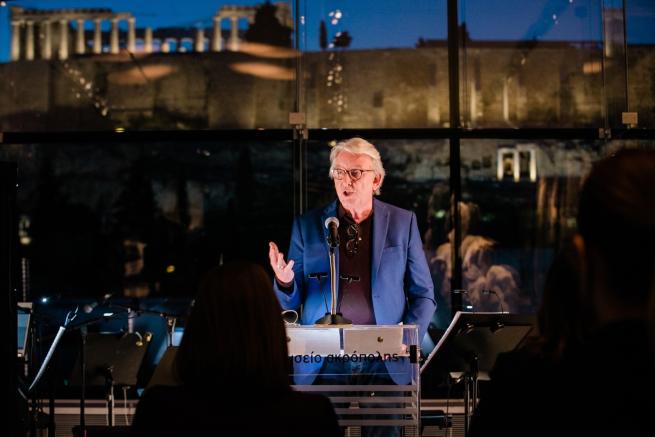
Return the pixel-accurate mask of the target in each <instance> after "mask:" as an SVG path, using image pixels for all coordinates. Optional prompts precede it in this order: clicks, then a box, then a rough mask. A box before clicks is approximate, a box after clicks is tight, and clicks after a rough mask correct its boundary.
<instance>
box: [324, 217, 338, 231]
mask: <svg viewBox="0 0 655 437" xmlns="http://www.w3.org/2000/svg"><path fill="white" fill-rule="evenodd" d="M332 223H334V225H335V226H336V227H337V228H338V227H339V219H338V218H336V217H328V218H327V219H326V220H325V227H326V228H327V229H330V225H331V224H332Z"/></svg>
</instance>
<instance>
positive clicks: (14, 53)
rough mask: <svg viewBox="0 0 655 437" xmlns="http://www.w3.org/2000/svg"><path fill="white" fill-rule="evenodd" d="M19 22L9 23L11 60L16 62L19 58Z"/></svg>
mask: <svg viewBox="0 0 655 437" xmlns="http://www.w3.org/2000/svg"><path fill="white" fill-rule="evenodd" d="M20 26H21V22H20V21H12V22H11V60H12V61H17V60H18V59H19V58H20Z"/></svg>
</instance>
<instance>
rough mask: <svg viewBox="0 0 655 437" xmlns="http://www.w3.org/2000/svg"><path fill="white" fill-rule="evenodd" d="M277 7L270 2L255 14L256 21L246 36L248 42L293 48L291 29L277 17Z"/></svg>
mask: <svg viewBox="0 0 655 437" xmlns="http://www.w3.org/2000/svg"><path fill="white" fill-rule="evenodd" d="M276 12H277V6H274V5H272V4H271V3H270V2H269V1H267V2H266V3H264V4H263V5H261V6H260V8H259V9H257V12H255V21H254V22H253V23H252V24H251V25H250V27H249V28H248V30H247V31H246V34H245V39H246V41H250V42H258V43H263V44H271V45H274V46H282V47H291V31H292V30H291V28H289V27H286V26H283V25H282V24H280V21H279V20H278V19H277V16H276Z"/></svg>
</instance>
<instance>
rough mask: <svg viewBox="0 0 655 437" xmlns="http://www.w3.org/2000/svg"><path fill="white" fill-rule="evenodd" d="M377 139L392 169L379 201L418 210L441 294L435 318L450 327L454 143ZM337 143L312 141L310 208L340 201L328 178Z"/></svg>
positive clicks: (309, 159) (442, 324) (309, 170)
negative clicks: (446, 255) (445, 257)
mask: <svg viewBox="0 0 655 437" xmlns="http://www.w3.org/2000/svg"><path fill="white" fill-rule="evenodd" d="M371 142H373V143H374V144H375V146H376V147H377V148H378V150H379V151H380V155H381V157H382V162H383V164H384V168H385V171H386V177H385V179H384V181H383V184H382V189H381V194H380V196H379V197H378V198H379V200H381V201H383V202H387V203H390V204H392V205H395V206H398V207H401V208H404V209H408V210H410V211H413V212H414V213H416V217H417V220H418V227H419V231H420V233H421V237H422V239H423V247H424V251H425V256H426V259H427V261H428V265H429V266H430V271H431V273H432V278H433V282H434V285H435V294H436V297H437V313H436V314H435V318H434V321H435V323H437V324H438V325H439V326H443V327H445V326H447V324H448V322H449V320H450V306H449V296H448V291H447V290H442V287H443V284H444V282H447V279H446V276H447V275H448V268H447V266H446V265H445V264H443V263H442V262H441V261H442V260H441V259H440V257H439V256H440V253H441V252H440V249H441V250H443V246H444V245H445V246H449V242H448V231H449V230H450V229H449V228H448V226H449V225H450V223H449V218H448V214H449V206H448V205H449V198H450V197H449V196H450V187H449V177H450V167H449V165H450V161H449V148H448V141H447V140H409V139H405V140H398V139H394V140H389V139H376V140H373V139H372V140H371ZM335 143H336V141H328V142H320V141H312V142H310V143H309V144H308V162H307V179H308V184H307V198H308V202H309V207H310V209H311V208H320V207H323V206H324V205H327V204H328V203H330V202H332V201H334V200H335V199H336V193H335V191H334V183H333V182H332V180H330V179H329V177H328V169H329V168H330V159H329V155H330V146H331V145H333V144H335ZM449 289H450V288H448V290H449Z"/></svg>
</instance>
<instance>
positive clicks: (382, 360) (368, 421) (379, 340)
mask: <svg viewBox="0 0 655 437" xmlns="http://www.w3.org/2000/svg"><path fill="white" fill-rule="evenodd" d="M286 329H287V331H286V332H287V345H288V349H289V357H290V359H291V360H292V362H293V365H294V371H293V375H292V376H293V378H294V381H295V385H293V388H294V389H295V390H299V391H306V392H314V393H321V394H323V395H325V396H327V397H328V398H329V399H330V401H331V402H332V404H333V406H334V409H335V412H336V414H337V418H338V421H339V425H340V426H342V427H359V426H376V427H380V426H383V427H384V426H393V427H404V428H405V430H406V432H405V434H406V435H409V434H411V433H412V432H414V433H416V431H417V430H418V429H419V425H420V424H419V421H420V415H419V411H420V371H419V370H420V369H419V354H420V349H419V346H420V342H419V341H418V329H417V327H416V326H415V325H371V326H369V325H348V326H330V325H326V326H308V325H304V326H292V325H288V326H287V327H286ZM335 368H336V369H339V368H341V369H343V373H340V372H330V373H327V374H326V373H321V370H322V369H332V370H334V369H335ZM353 368H357V369H361V370H362V372H363V373H357V374H354V373H349V372H348V369H353ZM369 381H373V382H372V383H370V382H369ZM412 428H413V429H414V431H409V430H410V429H412Z"/></svg>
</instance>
